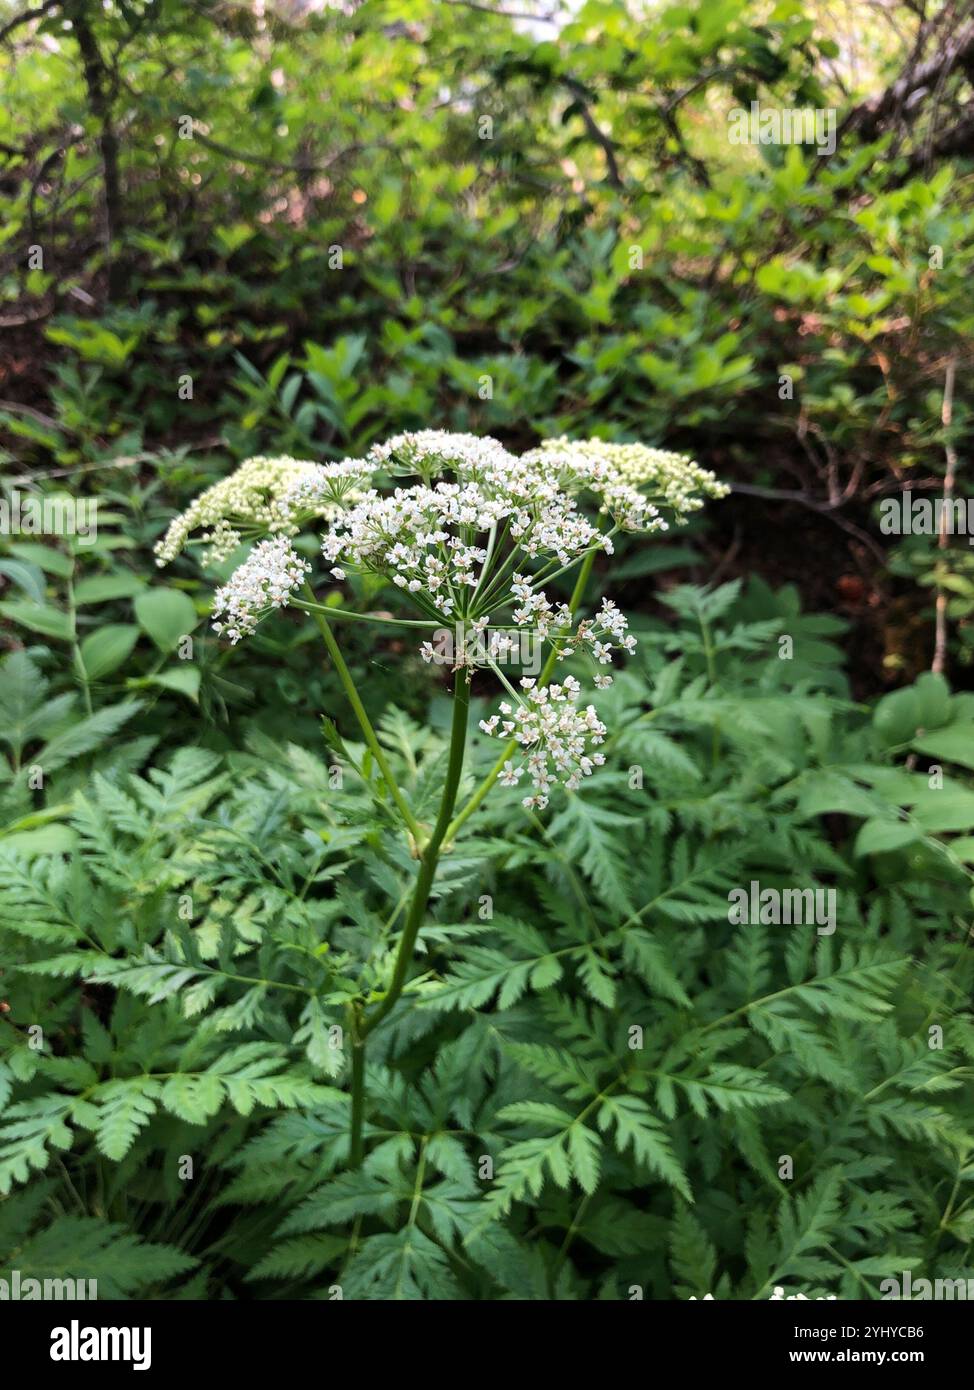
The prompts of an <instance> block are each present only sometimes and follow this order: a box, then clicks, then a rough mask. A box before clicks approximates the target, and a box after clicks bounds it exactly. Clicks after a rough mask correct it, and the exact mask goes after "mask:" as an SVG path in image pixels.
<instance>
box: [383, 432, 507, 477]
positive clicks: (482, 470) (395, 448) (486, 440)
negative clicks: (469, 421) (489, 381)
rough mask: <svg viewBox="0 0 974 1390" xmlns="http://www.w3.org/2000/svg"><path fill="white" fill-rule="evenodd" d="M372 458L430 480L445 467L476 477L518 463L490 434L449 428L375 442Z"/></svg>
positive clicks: (387, 466) (384, 465) (466, 475)
mask: <svg viewBox="0 0 974 1390" xmlns="http://www.w3.org/2000/svg"><path fill="white" fill-rule="evenodd" d="M369 458H370V459H371V460H372V461H373V464H374V465H375V466H376V467H379V466H383V467H386V468H388V469H389V471H397V472H400V473H416V474H419V475H420V476H421V477H423V478H425V479H426V480H429V479H430V478H434V477H437V476H438V475H439V474H440V473H442V472H443V470H444V468H446V469H449V470H451V471H452V472H457V473H462V474H463V475H464V476H465V477H468V478H472V479H476V478H478V477H488V476H490V475H492V474H493V475H496V473H497V472H498V470H505V469H509V468H511V467H512V466H516V463H517V460H516V459H515V457H514V455H513V454H509V453H508V452H507V450H506V449H505V448H504V446H503V444H499V443H498V442H497V440H496V439H491V437H490V436H489V435H476V434H451V433H449V431H447V430H417V431H416V432H415V433H413V434H397V435H393V437H392V439H387V440H386V441H385V443H384V444H374V445H373V446H372V448H371V449H370V450H369Z"/></svg>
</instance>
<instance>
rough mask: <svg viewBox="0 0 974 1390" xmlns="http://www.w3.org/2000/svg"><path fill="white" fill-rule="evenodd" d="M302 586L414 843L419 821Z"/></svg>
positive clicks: (320, 615)
mask: <svg viewBox="0 0 974 1390" xmlns="http://www.w3.org/2000/svg"><path fill="white" fill-rule="evenodd" d="M304 587H305V590H306V591H307V593H308V595H309V602H310V603H312V604H314V605H315V606H314V608H312V609H311V610H310V611H311V613H312V616H313V617H314V620H315V622H316V623H317V624H318V628H319V631H320V632H321V635H322V637H323V638H324V642H325V646H326V647H327V648H328V655H329V656H330V657H331V659H332V662H333V664H334V667H335V670H336V671H337V672H338V679H339V680H340V681H341V683H342V688H343V689H344V691H345V695H346V696H347V698H348V703H349V704H350V705H351V707H352V712H353V713H354V715H355V718H356V719H357V720H358V723H359V728H360V729H361V730H362V734H363V736H364V738H365V742H366V743H367V744H368V746H369V749H370V751H371V753H372V756H373V758H375V761H376V764H377V765H378V768H379V771H380V772H381V773H382V776H383V778H384V779H385V784H386V786H387V787H388V788H389V793H390V795H391V796H392V799H393V801H394V802H395V803H396V807H397V809H398V811H399V814H400V815H401V816H402V818H403V821H404V822H405V823H406V825H407V826H408V827H409V832H410V834H411V835H412V837H413V839H414V840H415V841H416V843H417V844H418V843H419V839H420V828H419V823H418V821H417V820H416V817H415V816H414V815H413V813H412V811H410V809H409V807H408V806H407V805H406V801H405V798H404V797H403V794H402V792H401V791H400V790H399V786H398V784H397V782H396V779H395V778H394V777H393V775H392V769H391V768H390V766H389V761H388V759H387V758H386V755H385V753H383V751H382V746H381V744H380V743H379V740H378V739H377V738H376V736H375V730H374V729H373V727H372V723H371V721H370V719H369V716H368V715H367V714H366V712H365V706H364V705H363V704H362V701H361V700H360V699H359V693H358V691H357V690H356V689H355V682H354V681H353V680H352V673H351V672H350V671H349V669H348V667H347V666H346V665H345V658H344V657H343V656H342V653H341V649H340V648H339V646H338V643H337V642H336V641H335V637H334V634H333V633H332V630H331V628H330V627H329V626H328V623H327V620H326V619H325V615H324V613H323V612H321V610H320V609H319V608H318V605H317V603H315V596H314V590H313V589H312V587H311V585H310V584H309V583H308V582H307V580H305V584H304Z"/></svg>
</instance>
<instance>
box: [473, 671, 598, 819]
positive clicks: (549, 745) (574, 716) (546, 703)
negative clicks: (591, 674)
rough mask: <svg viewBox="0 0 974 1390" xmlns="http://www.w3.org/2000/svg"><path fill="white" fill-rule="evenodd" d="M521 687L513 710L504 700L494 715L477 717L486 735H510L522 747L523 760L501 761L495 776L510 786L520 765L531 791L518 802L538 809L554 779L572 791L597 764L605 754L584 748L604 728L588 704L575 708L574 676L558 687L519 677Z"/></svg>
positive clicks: (576, 688) (577, 691) (592, 744)
mask: <svg viewBox="0 0 974 1390" xmlns="http://www.w3.org/2000/svg"><path fill="white" fill-rule="evenodd" d="M521 688H522V689H523V690H524V692H525V694H524V697H523V698H522V699H521V700H520V701H519V702H518V705H517V708H516V709H515V708H514V707H513V706H512V705H510V704H508V703H507V701H504V703H503V704H502V705H501V706H500V714H494V715H491V717H490V719H482V720H481V721H480V727H481V729H483V731H484V733H485V734H490V735H491V736H492V737H496V738H503V739H511V738H513V739H515V740H516V741H517V742H518V743H519V744H521V746H522V747H523V748H524V749H525V750H526V756H525V759H524V764H523V765H521V766H517V765H515V764H514V763H513V762H511V761H508V762H506V763H505V764H504V770H503V772H502V773H501V775H500V779H499V780H500V782H501V784H502V785H503V786H506V787H516V786H517V784H518V782H519V781H520V780H521V778H522V776H523V775H524V772H525V769H526V770H527V772H528V774H529V775H530V778H531V783H532V785H533V787H534V793H533V795H531V796H525V797H524V798H523V799H522V802H521V804H522V806H527V807H533V808H536V809H538V810H543V809H544V808H545V806H547V804H548V792H549V791H550V790H551V788H552V787H553V786H554V785H555V784H556V783H557V782H563V783H564V785H565V786H566V787H567V788H568V790H569V791H575V790H577V788H578V787H579V786H581V782H582V778H583V777H590V776H591V774H592V769H593V768H595V767H601V766H602V764H603V763H604V762H605V754H604V753H593V752H591V751H590V750H591V749H592V748H593V747H595V746H596V745H598V744H600V743H601V742H602V741H603V739H604V738H605V733H606V729H605V725H604V724H603V723H602V721H601V720H600V719H599V716H598V712H597V710H596V708H595V706H594V705H588V706H587V707H586V708H585V709H584V710H579V709H578V708H577V702H578V697H579V695H580V694H581V686H580V685H579V683H578V681H577V680H576V679H575V677H574V676H566V677H565V680H564V683H563V684H562V685H554V684H552V685H542V686H540V687H537V686H536V685H535V682H534V681H533V680H531V679H529V678H528V677H525V678H524V679H523V680H522V681H521ZM502 716H503V717H502ZM498 726H499V727H498Z"/></svg>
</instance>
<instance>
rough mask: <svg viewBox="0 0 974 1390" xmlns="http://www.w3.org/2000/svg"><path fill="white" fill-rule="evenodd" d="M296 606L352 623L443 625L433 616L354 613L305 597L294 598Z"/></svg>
mask: <svg viewBox="0 0 974 1390" xmlns="http://www.w3.org/2000/svg"><path fill="white" fill-rule="evenodd" d="M291 602H292V603H293V605H294V607H295V608H300V609H302V610H303V611H304V612H305V613H324V614H325V615H326V616H327V617H329V618H343V619H344V620H345V621H346V622H352V623H381V624H383V625H384V626H385V627H437V626H439V627H442V626H443V622H442V619H440V620H439V621H438V622H434V620H433V619H432V618H382V617H380V616H379V614H378V613H353V612H351V610H350V609H348V608H329V607H328V605H327V604H325V603H308V602H306V601H305V600H304V599H300V598H296V599H292V600H291Z"/></svg>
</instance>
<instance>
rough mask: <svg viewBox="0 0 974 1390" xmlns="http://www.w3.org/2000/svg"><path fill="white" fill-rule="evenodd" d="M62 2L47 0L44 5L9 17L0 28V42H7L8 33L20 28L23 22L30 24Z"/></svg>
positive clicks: (59, 0)
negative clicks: (11, 17)
mask: <svg viewBox="0 0 974 1390" xmlns="http://www.w3.org/2000/svg"><path fill="white" fill-rule="evenodd" d="M60 2H61V0H45V3H44V4H43V5H38V6H36V8H35V9H33V10H23V11H22V12H21V13H20V14H18V15H14V17H13V19H8V20H7V22H6V24H5V25H4V26H3V28H2V29H0V43H4V42H6V39H7V37H8V35H10V34H12V33H13V31H14V30H15V29H19V28H20V26H21V25H22V24H29V23H30V21H31V20H32V19H43V18H44V16H45V15H46V14H47V13H48V12H49V11H50V10H53V9H56V8H57V6H58V5H59V4H60Z"/></svg>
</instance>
